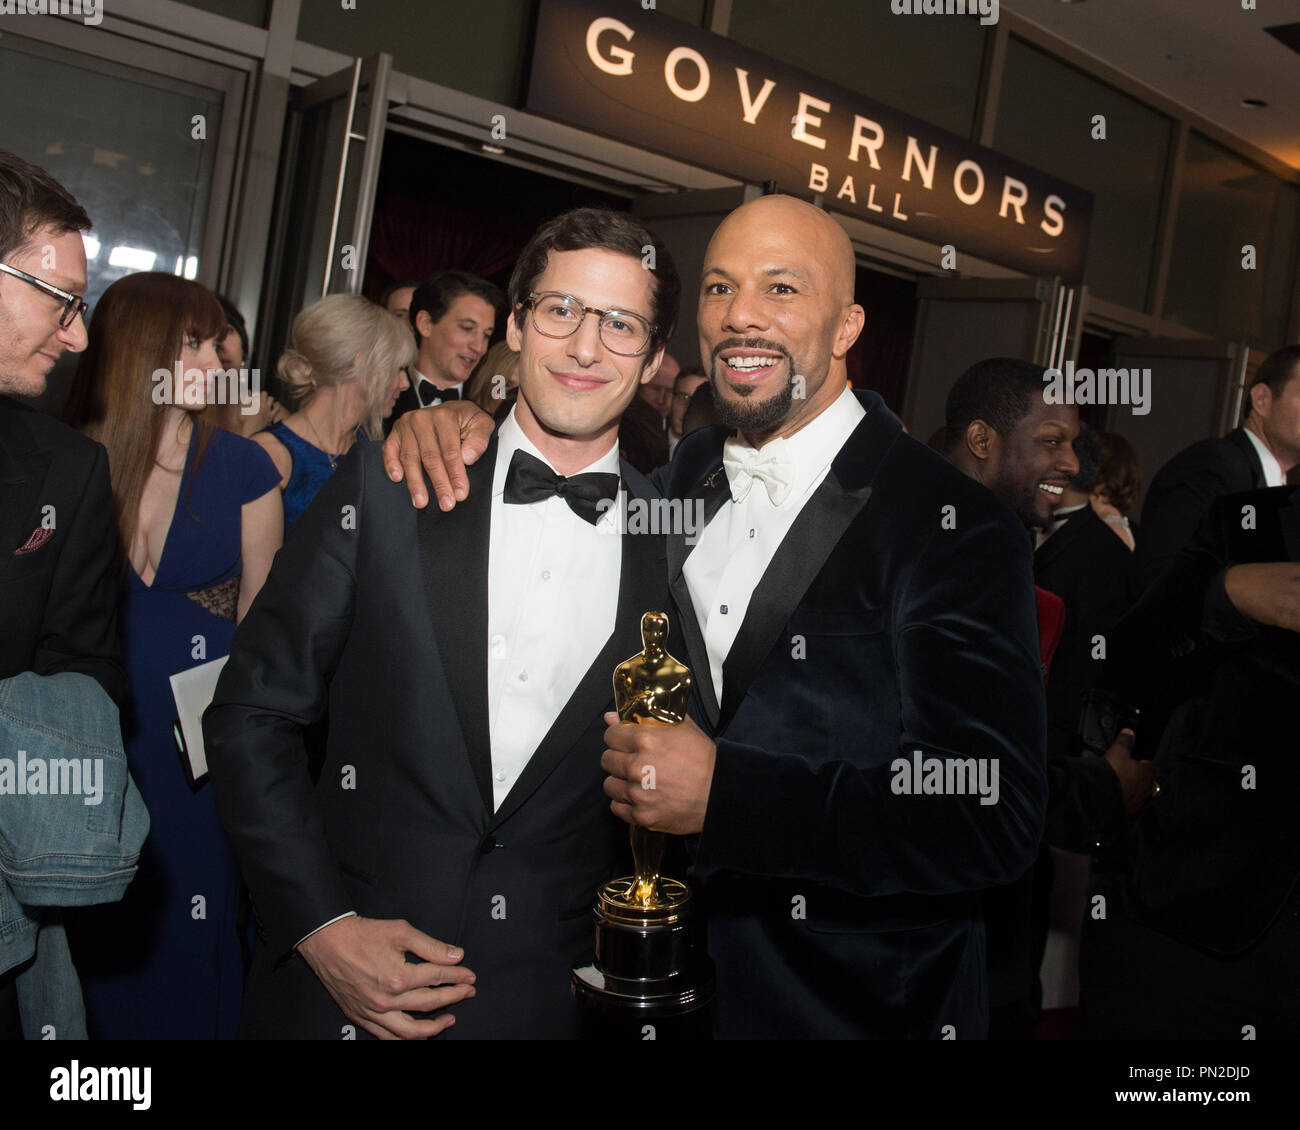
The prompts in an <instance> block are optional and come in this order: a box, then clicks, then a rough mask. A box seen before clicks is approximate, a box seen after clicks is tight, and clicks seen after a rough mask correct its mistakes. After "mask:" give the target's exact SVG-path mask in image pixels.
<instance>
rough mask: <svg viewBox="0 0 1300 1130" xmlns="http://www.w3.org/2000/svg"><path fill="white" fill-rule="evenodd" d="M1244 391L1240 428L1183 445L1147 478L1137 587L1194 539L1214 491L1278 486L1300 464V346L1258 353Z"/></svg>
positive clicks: (1148, 583) (1141, 589)
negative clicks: (1260, 358)
mask: <svg viewBox="0 0 1300 1130" xmlns="http://www.w3.org/2000/svg"><path fill="white" fill-rule="evenodd" d="M1248 396H1249V398H1250V407H1249V409H1248V411H1247V413H1246V419H1245V420H1244V421H1242V424H1241V426H1240V427H1239V428H1236V429H1234V430H1233V431H1231V432H1229V433H1228V434H1227V435H1226V436H1223V437H1222V438H1219V439H1204V440H1201V441H1200V442H1199V443H1194V444H1192V446H1191V447H1188V448H1184V449H1183V450H1182V451H1180V452H1179V453H1178V454H1177V455H1175V456H1174V457H1173V458H1172V459H1170V460H1169V462H1168V463H1166V464H1165V465H1164V466H1163V467H1161V468H1160V470H1159V471H1158V472H1157V473H1156V476H1155V478H1154V479H1152V480H1151V486H1150V488H1149V489H1148V490H1147V496H1146V501H1145V502H1144V503H1143V504H1142V524H1141V526H1140V527H1139V528H1138V537H1137V561H1136V563H1135V568H1136V573H1135V576H1136V581H1137V591H1138V592H1139V593H1141V592H1145V591H1146V590H1147V589H1148V588H1150V587H1151V585H1152V583H1153V582H1154V581H1155V580H1156V578H1157V577H1159V576H1160V574H1161V573H1162V572H1163V571H1164V569H1165V567H1166V566H1167V565H1168V564H1169V562H1170V561H1171V560H1172V559H1173V557H1174V555H1175V554H1176V553H1177V552H1178V551H1179V550H1180V549H1182V547H1183V546H1185V545H1187V544H1188V543H1189V542H1190V541H1191V540H1192V536H1193V535H1194V534H1195V533H1196V529H1197V527H1198V526H1199V525H1200V524H1201V520H1202V519H1203V518H1204V517H1205V515H1206V513H1207V511H1208V510H1209V509H1210V504H1211V503H1212V502H1213V501H1214V500H1215V499H1216V498H1218V497H1219V496H1221V495H1225V494H1234V493H1236V492H1238V491H1245V490H1257V489H1260V488H1262V487H1279V486H1283V485H1285V484H1286V481H1287V478H1286V476H1287V472H1288V471H1290V470H1291V468H1292V467H1294V466H1296V465H1297V464H1300V345H1289V346H1287V347H1286V348H1285V349H1279V350H1278V351H1277V352H1276V353H1271V354H1269V355H1268V356H1267V357H1266V358H1264V360H1263V362H1262V363H1261V364H1260V366H1259V368H1258V369H1257V370H1256V371H1255V377H1254V380H1253V382H1252V383H1251V386H1250V389H1249V390H1248Z"/></svg>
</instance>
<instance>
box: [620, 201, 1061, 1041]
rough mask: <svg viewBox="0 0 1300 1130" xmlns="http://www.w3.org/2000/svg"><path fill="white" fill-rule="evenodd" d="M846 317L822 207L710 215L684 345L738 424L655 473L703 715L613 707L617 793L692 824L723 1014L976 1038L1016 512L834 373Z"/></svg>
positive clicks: (1003, 770)
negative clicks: (696, 534) (667, 507)
mask: <svg viewBox="0 0 1300 1130" xmlns="http://www.w3.org/2000/svg"><path fill="white" fill-rule="evenodd" d="M862 321H863V311H862V309H861V307H859V306H856V305H855V304H854V303H853V253H852V248H851V247H850V245H849V241H848V238H847V237H846V236H845V234H844V232H843V230H842V229H841V228H840V227H839V225H838V224H836V223H835V222H834V221H833V220H832V219H831V218H830V217H829V216H827V215H826V214H825V213H824V212H822V211H821V210H819V209H816V208H814V207H813V206H811V205H809V204H806V203H804V202H802V201H797V200H794V199H792V198H789V197H781V196H770V197H762V198H759V199H758V200H756V201H753V202H751V203H749V204H747V205H745V206H743V207H741V208H740V209H738V210H737V211H735V212H733V213H732V214H731V215H730V216H729V217H728V218H727V219H726V220H725V221H723V223H722V225H721V226H720V227H719V228H718V231H717V232H716V233H715V234H714V237H713V239H712V241H711V242H710V245H709V249H708V251H707V252H706V255H705V262H704V272H703V278H702V283H701V295H700V304H699V330H700V356H701V357H702V358H704V359H706V363H707V364H708V366H709V368H710V380H711V383H712V387H713V390H714V395H715V400H716V404H717V407H718V411H719V414H720V416H721V418H722V420H723V422H724V424H726V425H729V427H730V428H735V429H738V433H739V434H738V435H731V434H729V431H728V429H727V428H713V429H706V430H703V431H700V432H696V433H694V434H692V435H690V436H687V437H686V438H685V439H684V440H683V441H682V443H681V445H680V446H679V448H678V450H677V453H676V456H675V458H674V460H673V462H672V464H671V465H670V467H669V473H668V476H667V486H668V490H667V493H668V494H669V495H670V496H672V497H675V498H676V497H682V498H699V499H702V500H703V504H704V507H705V515H706V518H707V519H708V522H707V525H706V526H705V529H704V533H703V534H702V535H701V536H700V538H699V541H698V544H697V545H695V546H691V545H689V544H688V543H687V541H686V539H684V538H678V537H670V539H669V547H668V548H669V578H670V584H671V587H672V591H673V596H674V600H675V602H676V604H677V606H678V608H679V609H680V610H681V612H682V615H683V619H684V625H685V630H686V635H687V641H688V646H689V649H690V657H691V662H692V666H693V667H694V669H695V671H696V672H697V676H696V685H697V686H698V688H699V691H700V700H701V704H702V711H703V714H704V724H705V726H707V729H708V733H705V731H704V730H703V729H701V728H699V727H696V726H694V725H691V724H688V725H686V726H682V727H672V728H668V729H664V730H663V731H662V732H658V731H656V732H655V733H651V734H646V735H640V734H637V733H636V732H635V728H634V727H628V726H622V725H614V726H611V728H610V730H609V732H608V733H607V735H606V741H607V742H608V744H609V746H610V751H609V752H608V753H607V754H606V755H605V766H606V768H607V769H608V770H609V771H610V774H611V776H610V779H609V781H608V782H607V783H606V792H607V793H608V794H609V795H610V797H611V799H612V801H613V807H614V810H615V812H616V813H618V814H619V815H620V816H622V817H623V818H624V819H627V820H631V821H635V822H637V823H640V824H644V825H647V826H652V827H656V828H662V829H664V830H666V831H671V832H677V833H681V834H686V835H690V836H694V837H697V839H696V841H695V845H694V873H695V876H696V878H697V880H698V881H699V882H700V885H701V897H702V900H703V902H704V906H705V911H706V914H707V916H708V933H709V950H710V953H711V955H712V956H713V959H714V961H715V963H716V965H717V977H718V993H717V998H716V1000H715V1005H714V1008H715V1016H714V1020H715V1032H716V1034H718V1035H719V1036H722V1037H774V1038H775V1037H811V1038H817V1037H914V1038H923V1039H924V1038H928V1039H940V1038H944V1037H954V1036H955V1037H956V1038H958V1039H969V1038H979V1037H982V1036H983V1035H984V1034H985V1029H986V1024H987V985H986V969H985V953H984V931H983V923H982V917H981V911H980V906H979V898H978V892H979V890H980V889H981V888H984V887H988V886H992V885H995V884H998V883H1003V882H1007V881H1009V880H1012V879H1015V878H1018V877H1019V876H1020V875H1022V874H1023V873H1024V872H1025V870H1026V869H1027V868H1028V867H1029V866H1030V864H1031V863H1032V862H1033V859H1034V855H1035V852H1036V849H1037V844H1038V838H1039V835H1040V833H1041V831H1042V820H1043V809H1044V802H1045V796H1046V782H1045V775H1044V765H1043V747H1042V742H1043V700H1042V684H1041V677H1040V674H1039V664H1038V638H1037V628H1036V623H1035V602H1034V595H1033V581H1032V577H1031V575H1030V561H1029V546H1028V543H1027V540H1026V537H1025V532H1024V528H1023V527H1022V526H1021V524H1020V522H1019V521H1018V520H1017V518H1016V517H1015V515H1014V514H1012V513H1011V511H1010V510H1008V509H1007V507H1006V506H1004V505H1003V504H1002V503H1001V502H1000V501H999V500H998V499H997V498H995V497H994V496H993V495H991V494H990V493H989V492H988V491H986V490H984V489H983V488H982V487H981V486H980V485H979V484H978V483H975V482H973V481H972V480H971V479H969V478H968V477H967V476H965V475H963V474H962V473H961V472H960V471H958V470H957V469H956V468H954V467H952V466H951V465H950V464H949V463H947V462H946V461H945V460H943V459H942V458H941V457H940V456H938V455H936V454H935V453H934V452H932V451H930V450H929V449H928V448H926V447H925V446H924V445H922V444H920V443H918V442H917V441H915V440H913V439H912V438H911V437H909V436H907V435H906V434H904V433H903V431H902V427H901V425H900V424H899V422H898V420H897V419H896V418H895V417H894V416H893V415H892V414H891V413H890V412H889V411H888V409H886V408H885V406H884V403H883V402H882V401H881V400H880V399H879V397H877V396H875V395H873V394H866V395H864V396H863V397H862V398H861V399H858V398H856V397H854V395H853V394H852V393H851V392H850V391H848V388H847V373H846V368H845V356H846V354H847V352H848V350H849V347H850V346H851V345H852V344H853V342H854V340H855V339H856V337H857V335H858V333H859V331H860V330H861V327H862ZM647 764H652V765H654V767H655V772H656V788H655V789H653V790H639V791H640V792H641V793H643V794H644V796H639V795H638V790H637V789H636V788H635V782H636V781H637V780H638V775H639V774H640V773H641V771H642V768H643V766H645V765H647ZM959 767H960V772H957V770H958V769H959ZM922 775H924V776H925V779H926V780H927V781H929V782H930V783H929V784H927V785H924V786H923V785H922V782H921V777H922ZM976 778H978V781H979V782H980V784H979V786H978V787H977V785H976ZM918 794H919V795H918Z"/></svg>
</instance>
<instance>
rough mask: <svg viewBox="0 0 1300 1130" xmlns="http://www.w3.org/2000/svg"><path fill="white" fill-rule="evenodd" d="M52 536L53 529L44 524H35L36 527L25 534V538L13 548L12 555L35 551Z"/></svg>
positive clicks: (18, 555)
mask: <svg viewBox="0 0 1300 1130" xmlns="http://www.w3.org/2000/svg"><path fill="white" fill-rule="evenodd" d="M53 536H54V531H53V530H51V529H49V528H47V527H45V526H37V527H36V529H34V530H33V531H32V532H31V533H30V534H28V535H27V540H26V541H25V542H23V544H22V545H20V546H19V547H18V548H17V549H15V550H14V556H15V557H21V556H22V555H23V554H24V553H35V552H36V551H37V550H38V549H40V548H41V546H43V545H44V544H45V543H46V542H47V541H49V540H50V538H52V537H53Z"/></svg>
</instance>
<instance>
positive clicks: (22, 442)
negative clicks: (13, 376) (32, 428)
mask: <svg viewBox="0 0 1300 1130" xmlns="http://www.w3.org/2000/svg"><path fill="white" fill-rule="evenodd" d="M0 412H3V413H4V417H5V419H3V420H0V423H2V424H4V425H7V426H4V427H3V428H0V570H3V569H4V568H5V567H6V566H8V565H9V563H10V562H11V561H13V560H14V556H13V552H14V550H15V549H17V548H18V547H19V546H20V545H22V544H23V543H24V542H25V541H26V540H27V538H28V536H29V535H30V534H31V532H32V528H33V527H32V525H31V523H32V521H33V515H34V514H35V512H36V509H37V502H38V501H39V498H40V492H41V487H42V486H43V485H44V484H45V475H46V472H47V471H48V470H49V465H50V454H49V452H48V451H39V450H34V449H33V448H32V446H31V443H30V441H29V440H28V438H27V434H26V428H24V427H23V424H22V421H21V419H20V418H18V412H17V411H12V410H8V409H0ZM11 416H12V417H13V418H12V419H10V418H8V417H11Z"/></svg>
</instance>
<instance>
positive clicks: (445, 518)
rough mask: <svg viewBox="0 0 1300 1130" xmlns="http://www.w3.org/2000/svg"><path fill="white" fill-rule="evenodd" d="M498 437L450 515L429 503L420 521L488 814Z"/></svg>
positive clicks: (423, 565) (438, 623) (432, 602)
mask: <svg viewBox="0 0 1300 1130" xmlns="http://www.w3.org/2000/svg"><path fill="white" fill-rule="evenodd" d="M496 460H497V440H496V436H495V435H494V436H493V437H492V442H491V443H490V444H488V449H487V450H486V451H485V452H484V453H483V454H482V455H481V456H480V457H479V460H478V462H477V463H475V464H474V465H473V466H471V467H468V468H466V471H467V473H468V476H469V497H468V498H467V499H466V500H465V501H464V502H462V503H460V504H459V505H458V506H457V507H456V509H455V510H453V511H451V513H450V514H444V513H443V512H442V511H440V510H439V509H438V508H437V507H436V506H435V505H434V504H433V503H432V502H430V504H429V507H428V508H427V509H425V510H423V511H421V513H420V516H419V519H418V520H417V523H416V525H417V529H418V530H419V540H420V574H421V577H422V578H423V581H424V596H425V600H426V602H427V603H428V606H429V616H430V618H431V619H432V621H433V634H434V639H435V640H436V641H437V644H438V654H439V655H440V656H441V657H442V666H443V671H444V673H445V675H446V678H447V684H448V686H450V688H451V693H452V699H453V701H454V702H455V704H456V715H457V717H458V718H459V720H460V732H461V735H462V737H463V738H464V740H465V749H466V751H467V752H468V754H469V761H470V769H471V771H472V772H473V774H474V780H475V782H476V783H477V784H478V790H479V795H480V796H481V797H482V799H483V806H484V808H485V810H486V811H487V812H491V811H492V804H493V798H492V742H491V737H490V734H489V730H488V663H487V661H488V656H487V634H488V633H487V624H488V545H489V540H490V535H491V529H492V476H493V472H494V470H495V467H496Z"/></svg>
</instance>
